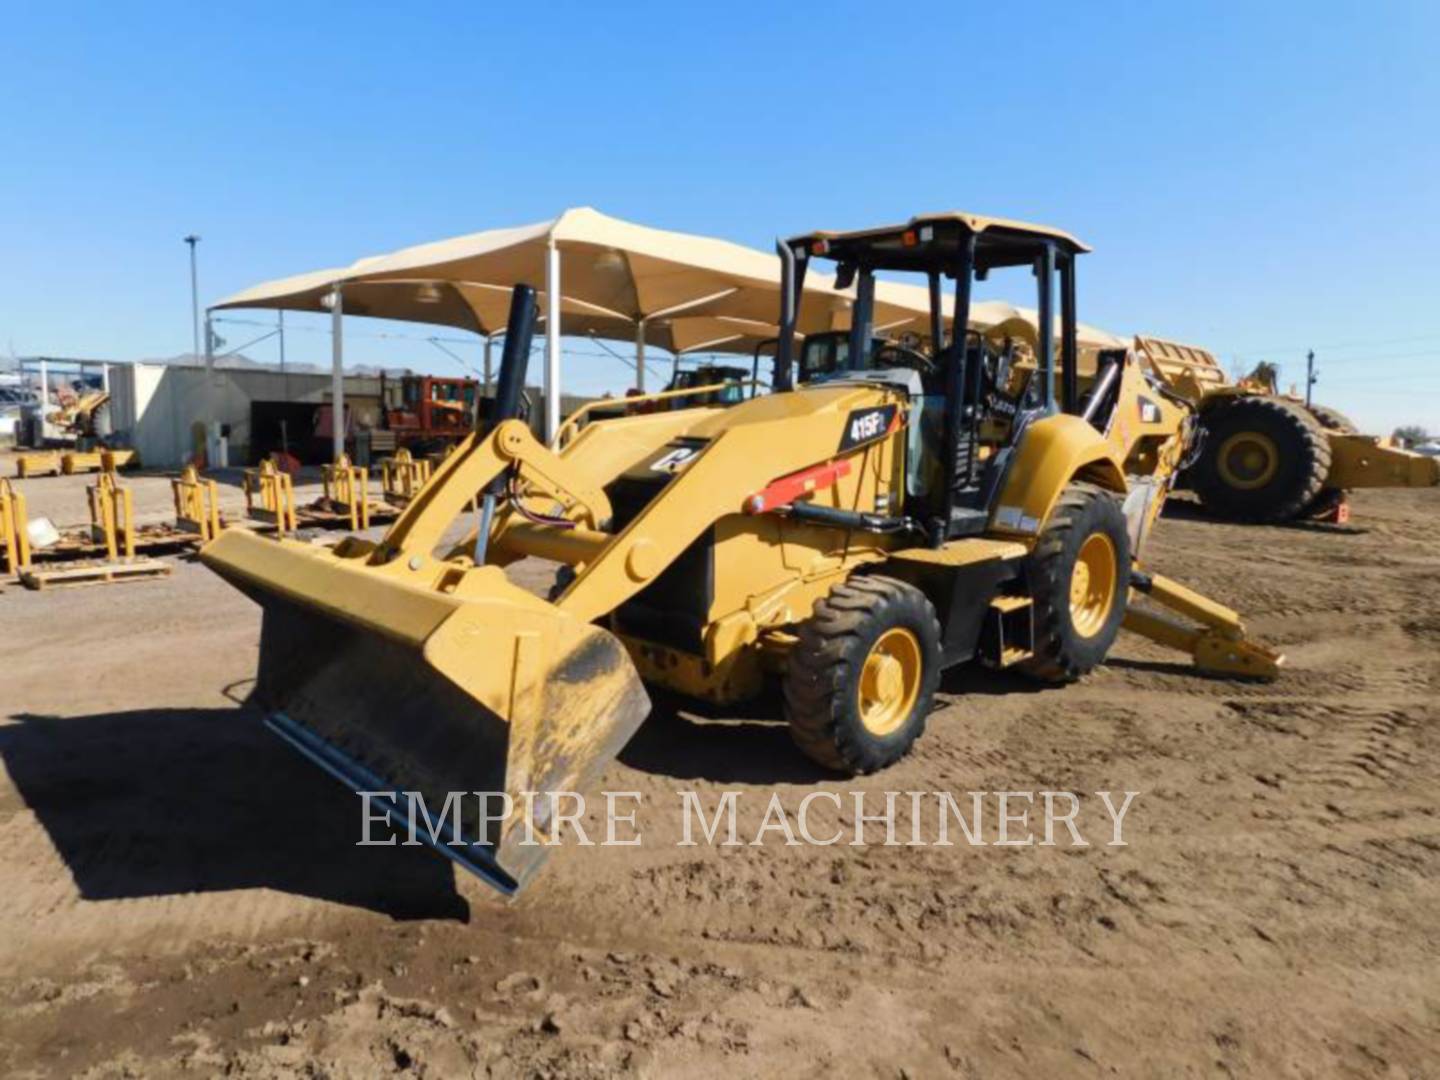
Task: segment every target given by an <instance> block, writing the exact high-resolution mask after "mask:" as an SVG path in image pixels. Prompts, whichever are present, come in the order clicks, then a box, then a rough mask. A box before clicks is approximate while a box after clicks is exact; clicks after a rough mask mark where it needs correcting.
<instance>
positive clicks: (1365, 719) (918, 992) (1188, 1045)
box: [0, 459, 1440, 1077]
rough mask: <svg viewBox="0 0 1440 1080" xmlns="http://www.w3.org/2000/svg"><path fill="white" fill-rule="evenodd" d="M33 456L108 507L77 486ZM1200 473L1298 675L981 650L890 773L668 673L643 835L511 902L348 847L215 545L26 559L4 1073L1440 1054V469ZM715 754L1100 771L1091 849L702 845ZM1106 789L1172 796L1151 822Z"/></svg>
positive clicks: (766, 1070) (1361, 1062)
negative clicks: (1002, 672)
mask: <svg viewBox="0 0 1440 1080" xmlns="http://www.w3.org/2000/svg"><path fill="white" fill-rule="evenodd" d="M0 470H3V471H4V473H5V474H6V475H9V474H10V472H11V471H12V470H11V469H10V468H9V464H8V461H5V460H3V459H0ZM133 484H134V487H135V489H136V491H137V493H139V502H140V509H141V515H142V517H144V516H152V517H163V516H164V515H165V513H166V509H167V503H168V499H169V495H168V490H167V488H166V485H165V481H164V480H162V479H160V478H140V479H137V480H135V481H133ZM23 487H24V489H25V491H26V493H27V495H28V496H29V497H30V503H31V512H32V513H44V514H47V515H49V516H51V517H53V518H54V519H55V520H56V521H57V522H58V523H60V524H68V523H74V522H76V521H77V520H83V518H84V501H83V480H80V479H79V478H59V479H34V480H30V481H26V482H24V483H23ZM302 495H303V493H302ZM225 499H226V503H227V506H229V507H231V508H232V509H233V508H234V507H236V506H238V502H239V499H238V493H237V491H236V490H235V489H234V487H233V486H227V489H226V495H225ZM1178 509H1179V512H1176V513H1174V514H1173V515H1172V516H1170V517H1168V518H1167V519H1166V520H1165V521H1164V522H1163V523H1162V524H1161V526H1160V528H1159V529H1158V531H1157V535H1156V538H1155V545H1154V549H1153V551H1152V553H1151V555H1152V561H1153V563H1154V564H1155V566H1156V568H1157V569H1159V570H1161V571H1163V572H1168V573H1171V574H1173V575H1175V576H1177V577H1180V578H1182V579H1183V580H1185V581H1187V582H1189V583H1191V584H1193V585H1195V586H1196V587H1198V588H1200V589H1202V590H1204V591H1206V592H1208V593H1210V594H1212V595H1214V596H1216V597H1217V598H1219V599H1221V600H1224V601H1226V602H1228V603H1231V604H1233V605H1234V606H1236V607H1238V608H1240V609H1242V610H1243V611H1244V612H1245V613H1246V614H1247V615H1248V617H1249V621H1250V625H1251V628H1252V630H1253V631H1254V632H1255V633H1256V634H1257V635H1259V636H1261V637H1263V638H1265V639H1267V640H1269V641H1270V642H1272V643H1276V644H1279V645H1280V646H1282V647H1283V648H1284V649H1285V650H1286V651H1287V653H1288V655H1289V664H1288V669H1287V672H1286V674H1285V675H1284V677H1283V678H1282V679H1281V680H1280V681H1279V682H1278V683H1275V684H1273V685H1255V684H1244V683H1235V682H1226V681H1220V680H1212V679H1207V678H1203V677H1199V676H1197V675H1195V674H1193V673H1191V672H1190V671H1189V670H1187V668H1186V667H1185V666H1184V665H1183V664H1180V663H1176V662H1174V661H1173V660H1172V659H1171V658H1170V657H1169V656H1167V654H1165V653H1164V652H1163V651H1162V650H1160V649H1158V648H1155V647H1152V646H1150V645H1149V644H1147V643H1144V642H1141V641H1138V640H1137V639H1134V638H1131V637H1128V636H1127V637H1125V638H1124V639H1122V642H1121V646H1120V647H1119V649H1118V650H1117V653H1116V656H1115V658H1114V660H1113V662H1112V663H1111V664H1109V665H1108V666H1107V667H1105V668H1104V669H1102V670H1101V671H1099V672H1098V673H1096V674H1095V675H1093V676H1092V677H1090V678H1088V679H1086V680H1084V681H1083V682H1082V683H1081V684H1079V685H1077V686H1073V687H1069V688H1066V689H1060V690H1052V689H1046V690H1037V689H1035V688H1034V687H1033V686H1030V685H1028V684H1026V683H1024V682H1021V681H1019V680H1017V679H1012V678H1008V677H1002V676H997V675H992V674H988V673H984V672H970V671H966V672H959V673H952V674H951V675H949V676H947V678H946V680H945V681H944V683H943V686H942V694H941V702H940V707H939V708H938V710H937V711H936V712H935V714H934V715H933V716H932V717H931V718H930V722H929V730H928V732H927V734H926V735H925V736H924V738H923V739H922V740H921V741H920V743H919V744H918V746H917V748H916V751H915V753H914V754H913V755H911V756H910V757H909V758H907V759H906V760H905V761H903V762H902V763H900V764H899V765H897V766H895V767H893V768H892V769H890V770H888V771H886V772H884V773H882V774H880V775H878V776H873V777H869V778H866V779H864V780H861V781H837V780H836V779H834V778H833V777H830V776H826V775H823V774H821V773H819V772H818V771H817V770H815V769H813V768H812V767H811V766H809V765H808V764H807V763H806V761H805V759H803V758H802V757H800V755H799V754H798V753H797V752H796V751H795V750H794V749H793V748H792V747H791V744H790V741H789V737H788V735H787V733H786V731H785V729H784V728H783V727H782V726H781V725H779V724H777V723H775V722H773V719H772V712H773V706H764V705H762V706H760V707H757V708H755V709H753V710H751V711H750V712H748V713H747V714H746V715H745V716H741V717H717V716H714V715H708V714H707V715H701V714H699V713H695V712H691V711H689V710H688V709H682V708H677V707H675V706H673V705H672V706H662V707H660V708H658V709H657V712H656V714H655V715H654V716H652V718H651V719H650V720H649V721H648V722H647V724H646V726H645V727H644V728H642V730H641V732H640V734H639V735H638V736H637V737H636V739H635V740H634V742H633V743H632V744H631V745H630V747H629V748H628V749H627V750H626V751H625V753H624V754H623V755H622V757H621V760H620V761H618V762H617V763H616V764H615V765H614V766H613V767H612V768H611V769H610V770H609V772H608V773H607V775H606V777H605V778H604V783H603V785H602V786H603V787H605V788H608V789H612V790H617V791H637V792H640V793H641V796H642V801H641V804H640V809H639V813H638V817H637V823H638V825H639V828H640V830H641V833H642V835H643V838H644V843H643V845H641V846H639V847H580V846H576V845H570V846H565V847H563V848H560V849H558V850H557V852H556V854H555V855H554V857H553V858H552V859H551V861H550V863H549V864H548V865H547V867H546V868H545V870H544V871H543V872H542V873H541V875H540V876H539V877H538V878H537V879H536V880H535V881H534V882H533V884H532V885H531V887H530V888H529V889H528V890H527V891H526V892H525V893H524V894H523V895H522V896H521V897H520V898H519V899H518V900H515V901H505V900H503V899H502V898H500V897H499V896H497V895H495V894H493V893H491V892H490V891H489V890H487V889H486V888H485V887H483V886H482V885H480V884H479V883H478V882H476V881H474V880H473V879H471V878H470V877H468V876H466V875H464V874H458V873H457V872H456V871H454V870H453V869H452V867H451V865H450V864H449V863H447V862H445V861H443V860H441V859H440V858H438V857H436V856H435V855H434V854H432V853H431V852H429V851H428V850H426V849H424V848H411V847H357V846H355V842H356V840H357V839H359V832H360V813H359V809H360V808H359V803H358V800H357V799H356V798H355V797H354V796H353V795H352V794H350V793H348V792H346V791H344V790H343V789H342V788H341V787H340V786H339V785H337V784H335V783H334V782H333V781H332V780H330V779H328V778H327V777H325V776H323V775H322V774H321V773H320V772H318V771H317V770H316V769H315V768H313V767H312V766H310V765H308V764H307V763H305V762H303V761H301V760H299V759H298V758H296V757H295V756H294V755H293V754H292V753H291V752H290V751H289V750H287V749H286V748H285V747H284V746H282V745H281V744H280V743H279V742H278V741H277V740H276V739H275V738H274V737H273V736H271V735H269V734H267V733H266V732H265V731H264V730H263V729H262V727H261V724H260V718H259V716H258V715H257V714H256V713H254V712H253V711H251V710H249V709H247V708H245V707H243V706H242V705H241V704H240V703H241V702H242V701H243V700H244V698H245V695H246V692H247V690H248V688H249V680H250V678H251V677H252V675H253V670H254V664H255V658H256V647H257V639H258V631H259V612H258V609H256V608H255V607H254V606H252V605H251V603H250V602H249V601H247V600H246V599H244V598H243V597H241V596H240V595H239V594H238V593H236V592H235V591H233V590H232V589H230V588H229V587H228V586H226V585H225V584H224V583H222V582H221V581H220V580H219V579H218V578H216V577H214V576H213V575H211V574H210V573H209V572H208V571H207V570H205V569H204V568H203V567H201V566H200V565H199V564H197V563H193V562H187V561H184V560H183V559H173V560H172V561H173V562H174V572H173V575H172V576H171V577H170V578H169V579H166V580H161V581H154V582H145V583H135V584H126V585H117V586H110V587H99V588H84V589H76V590H70V591H57V592H53V593H29V592H26V591H25V590H23V589H21V588H18V587H15V586H13V585H7V587H6V591H5V592H4V594H3V595H0V644H3V648H0V763H3V772H0V1074H4V1075H7V1076H18V1077H24V1076H50V1075H80V1076H94V1077H102V1076H107V1077H108V1076H155V1075H170V1074H182V1073H188V1074H198V1075H214V1074H219V1073H225V1074H228V1075H235V1076H243V1077H251V1076H280V1075H294V1074H300V1075H313V1076H329V1077H345V1076H356V1077H359V1076H367V1077H368V1076H374V1075H378V1074H380V1073H397V1074H402V1075H406V1074H413V1075H418V1076H466V1075H480V1076H485V1075H493V1076H555V1077H571V1076H602V1075H610V1074H614V1073H623V1074H635V1075H650V1076H664V1077H677V1076H678V1077H710V1076H715V1077H720V1076H725V1077H728V1076H734V1075H786V1076H834V1075H842V1076H852V1075H853V1076H880V1077H899V1076H910V1077H928V1076H942V1075H955V1076H962V1077H980V1076H984V1077H991V1076H999V1077H1007V1076H1015V1077H1020V1076H1024V1077H1035V1076H1056V1075H1074V1076H1090V1075H1105V1074H1118V1075H1165V1076H1208V1075H1212V1074H1213V1075H1227V1074H1228V1075H1243V1076H1257V1077H1278V1076H1295V1077H1322V1076H1366V1077H1369V1076H1381V1077H1397V1076H1416V1077H1419V1076H1433V1075H1437V1070H1440V1066H1437V1064H1436V1063H1437V1062H1440V975H1437V971H1440V920H1437V915H1440V820H1437V813H1440V800H1437V797H1436V791H1437V783H1440V734H1437V728H1436V720H1437V705H1436V698H1435V695H1436V688H1437V681H1436V675H1437V668H1440V660H1437V644H1440V552H1437V549H1436V544H1435V536H1436V532H1437V529H1440V491H1432V492H1420V493H1416V492H1376V493H1363V494H1361V495H1360V496H1358V497H1357V498H1356V499H1355V518H1354V521H1353V523H1352V525H1351V526H1350V527H1347V528H1333V527H1303V528H1301V527H1296V528H1249V527H1237V526H1227V525H1221V524H1217V523H1214V522H1210V521H1205V520H1202V519H1200V518H1198V517H1196V516H1195V515H1193V514H1187V513H1185V512H1184V509H1183V508H1178ZM524 573H525V574H527V575H528V579H529V580H531V581H532V582H539V581H540V580H541V579H542V578H543V576H544V568H543V567H538V566H535V567H529V568H527V569H526V570H525V571H524ZM690 790H693V791H696V792H699V793H701V794H702V796H704V797H705V798H707V799H710V800H712V801H713V799H714V798H716V797H718V794H719V793H720V792H721V791H724V790H738V791H740V792H741V793H742V795H741V798H740V807H741V810H740V825H741V827H740V833H741V837H742V839H748V838H749V837H751V836H752V835H753V833H754V832H755V829H756V826H757V825H758V823H759V821H760V818H761V816H762V813H763V811H764V808H765V802H766V800H767V799H768V798H769V795H770V793H771V792H772V791H774V792H778V793H779V794H780V797H781V800H782V802H783V805H784V806H785V808H786V809H787V810H788V811H790V812H792V813H793V812H795V811H796V810H797V809H798V806H799V803H800V800H801V799H802V798H804V797H805V796H806V795H807V794H809V793H810V792H813V791H816V790H826V791H833V792H837V793H843V794H845V798H846V799H847V800H848V799H849V798H850V796H849V794H848V793H849V792H850V791H852V790H863V791H865V792H867V793H869V794H870V795H871V796H872V797H874V799H875V800H876V801H875V802H872V803H870V804H869V806H870V807H872V808H873V807H875V806H878V805H879V802H880V801H881V797H880V796H879V795H878V793H879V792H883V791H886V790H896V791H910V790H918V791H926V792H929V791H952V792H956V793H960V794H962V796H963V793H965V792H970V791H986V792H994V791H1040V790H1069V791H1075V792H1078V793H1081V794H1082V795H1083V796H1084V797H1085V800H1086V801H1085V802H1084V804H1083V808H1082V813H1081V815H1080V819H1079V823H1080V825H1081V828H1082V832H1083V833H1084V835H1085V836H1086V838H1087V839H1088V840H1090V841H1091V846H1089V847H1077V846H1071V845H1069V844H1068V842H1067V840H1066V839H1065V837H1064V833H1063V832H1062V833H1061V839H1060V843H1059V844H1058V845H1057V846H1054V847H1043V846H1027V847H1003V848H1002V847H996V846H993V845H992V846H955V847H936V846H899V847H885V846H880V845H879V843H878V842H872V843H871V844H870V845H868V846H849V845H847V844H839V845H835V846H829V847H811V846H797V847H788V846H785V845H784V843H783V842H782V841H781V840H778V839H776V838H775V837H774V836H773V834H772V835H770V836H768V837H767V839H766V842H765V843H764V844H762V845H759V846H751V845H749V844H744V845H741V846H735V847H725V846H710V845H708V844H701V845H700V846H694V847H684V846H678V845H677V840H678V839H679V838H680V835H681V820H682V819H681V815H680V813H679V810H678V805H679V803H678V797H677V795H676V793H677V792H680V791H690ZM1098 791H1113V792H1123V791H1138V792H1139V793H1140V794H1139V795H1137V796H1136V797H1135V800H1134V802H1133V804H1132V806H1131V808H1130V811H1129V814H1128V816H1127V817H1126V819H1125V839H1126V841H1128V846H1126V847H1112V846H1107V845H1106V843H1105V841H1106V840H1108V839H1109V838H1110V837H1109V826H1108V819H1106V818H1104V817H1097V814H1098V810H1097V804H1096V803H1095V801H1094V797H1093V793H1094V792H1098ZM831 820H832V821H833V820H834V819H833V818H832V819H831ZM840 820H841V824H846V825H848V824H849V821H850V818H849V817H848V815H847V814H842V815H841V818H840ZM592 824H593V822H592ZM824 824H825V823H823V822H822V823H821V825H817V826H816V829H815V831H816V833H817V834H820V835H823V834H824V833H826V832H829V831H831V830H830V829H829V828H828V827H822V826H823V825H824ZM990 824H991V825H993V822H992V823H990ZM907 828H908V826H904V825H902V828H901V833H902V835H905V834H906V831H907ZM987 829H990V826H989V825H987ZM880 831H881V832H883V829H882V830H880ZM990 831H991V832H993V829H990ZM867 835H868V834H867ZM875 839H876V841H878V839H880V837H878V836H877V837H876V838H875Z"/></svg>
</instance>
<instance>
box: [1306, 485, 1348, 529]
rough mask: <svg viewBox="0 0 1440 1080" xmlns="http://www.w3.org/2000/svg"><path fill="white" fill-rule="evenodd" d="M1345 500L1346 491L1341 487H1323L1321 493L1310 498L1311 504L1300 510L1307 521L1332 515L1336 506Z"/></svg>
mask: <svg viewBox="0 0 1440 1080" xmlns="http://www.w3.org/2000/svg"><path fill="white" fill-rule="evenodd" d="M1344 501H1345V492H1343V491H1341V490H1340V489H1339V488H1329V487H1327V488H1321V489H1320V494H1319V495H1316V496H1315V498H1313V499H1312V500H1310V504H1309V505H1308V506H1306V507H1305V509H1304V510H1302V511H1300V517H1301V518H1302V519H1303V520H1305V521H1315V520H1320V519H1325V518H1328V517H1330V516H1331V515H1332V514H1334V512H1335V508H1336V507H1338V506H1339V505H1340V504H1341V503H1342V502H1344Z"/></svg>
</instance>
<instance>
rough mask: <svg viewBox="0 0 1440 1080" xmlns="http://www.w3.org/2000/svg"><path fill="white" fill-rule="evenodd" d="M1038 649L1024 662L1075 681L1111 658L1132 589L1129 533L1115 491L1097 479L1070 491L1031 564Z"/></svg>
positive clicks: (1039, 673)
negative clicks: (1104, 487) (1111, 490)
mask: <svg viewBox="0 0 1440 1080" xmlns="http://www.w3.org/2000/svg"><path fill="white" fill-rule="evenodd" d="M1026 577H1027V579H1028V581H1029V584H1030V595H1031V598H1032V600H1033V602H1034V605H1035V652H1034V655H1033V656H1032V657H1031V658H1030V659H1029V660H1026V661H1023V662H1022V663H1021V664H1020V665H1019V667H1020V670H1021V671H1022V672H1024V673H1025V674H1027V675H1030V676H1032V677H1034V678H1037V679H1041V680H1043V681H1045V682H1056V683H1063V682H1072V681H1074V680H1075V679H1078V678H1080V676H1082V675H1085V674H1087V673H1089V672H1090V671H1092V670H1093V669H1094V668H1096V667H1098V666H1099V665H1100V664H1101V663H1103V662H1104V660H1105V657H1106V655H1107V654H1108V653H1109V652H1110V646H1111V645H1113V644H1114V643H1115V638H1116V636H1117V635H1118V634H1119V633H1120V623H1121V621H1122V620H1123V619H1124V618H1125V605H1126V601H1127V599H1128V596H1129V592H1130V533H1129V530H1128V529H1127V528H1126V524H1125V512H1124V511H1123V510H1121V508H1120V504H1119V502H1118V501H1117V500H1116V498H1115V496H1113V495H1112V494H1110V493H1109V492H1108V491H1105V490H1104V489H1103V488H1098V487H1095V486H1094V485H1093V484H1084V483H1074V484H1071V485H1070V486H1069V487H1067V488H1066V489H1065V491H1064V492H1063V493H1062V494H1061V496H1060V500H1059V502H1058V503H1056V505H1055V509H1054V510H1053V511H1052V512H1051V514H1050V520H1049V521H1047V522H1046V523H1045V528H1044V529H1043V530H1042V531H1041V533H1040V539H1039V541H1038V542H1037V543H1036V544H1035V549H1034V550H1033V551H1032V552H1031V553H1030V559H1029V562H1028V563H1027V565H1026Z"/></svg>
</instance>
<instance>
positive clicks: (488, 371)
mask: <svg viewBox="0 0 1440 1080" xmlns="http://www.w3.org/2000/svg"><path fill="white" fill-rule="evenodd" d="M494 344H495V335H494V334H486V335H485V385H484V386H483V387H482V388H481V391H480V392H481V396H482V397H489V396H490V382H491V379H492V377H493V376H494V373H495V366H494V364H492V363H491V360H490V347H491V346H492V345H494Z"/></svg>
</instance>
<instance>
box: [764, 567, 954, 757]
mask: <svg viewBox="0 0 1440 1080" xmlns="http://www.w3.org/2000/svg"><path fill="white" fill-rule="evenodd" d="M939 681H940V622H939V620H938V619H937V618H936V617H935V609H934V608H933V607H932V606H931V604H930V601H929V600H927V599H926V598H925V594H924V593H922V592H920V590H918V589H916V588H914V587H913V586H911V585H907V584H905V583H904V582H900V581H895V580H894V579H892V578H885V577H871V576H863V577H852V578H851V579H850V580H848V581H846V582H845V583H843V584H841V585H837V586H836V587H835V588H834V589H832V590H831V592H830V594H829V595H828V596H826V597H825V598H824V599H823V600H821V601H820V602H819V603H818V604H816V605H815V610H814V612H813V614H812V615H811V616H810V618H808V619H806V620H805V622H803V623H802V624H801V625H800V628H799V641H798V642H797V643H796V644H795V646H794V647H793V648H792V649H791V650H790V656H789V658H788V661H787V663H786V668H785V677H784V686H783V689H784V695H785V718H786V720H788V721H789V724H790V734H791V736H792V737H793V738H794V740H795V744H796V745H797V746H798V747H799V748H800V749H801V750H802V751H804V753H805V754H806V756H808V757H809V758H810V759H811V760H813V761H815V762H817V763H818V764H820V765H823V766H825V767H826V768H827V769H834V770H836V771H837V772H843V773H846V774H848V775H851V776H854V775H857V774H860V773H871V772H875V771H876V770H877V769H883V768H884V767H885V766H887V765H889V764H891V763H893V762H895V761H898V760H899V759H900V758H902V757H904V756H905V754H906V753H907V752H908V751H909V750H910V747H911V746H912V745H913V744H914V742H915V740H916V739H917V738H919V737H920V734H921V732H923V731H924V730H925V717H926V715H927V714H928V713H929V711H930V706H931V703H932V701H933V700H934V697H935V687H936V685H937V684H938V683H939Z"/></svg>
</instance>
